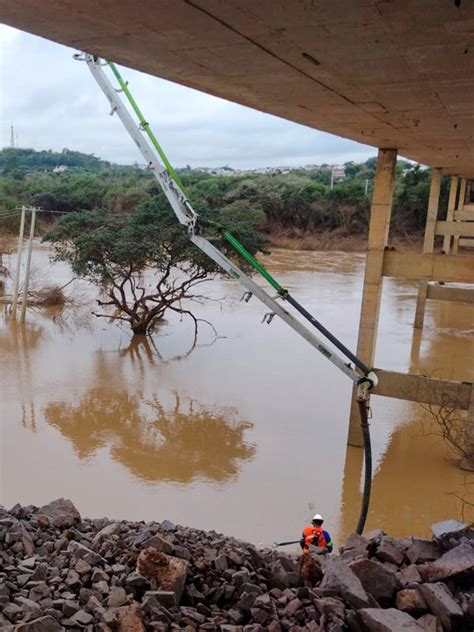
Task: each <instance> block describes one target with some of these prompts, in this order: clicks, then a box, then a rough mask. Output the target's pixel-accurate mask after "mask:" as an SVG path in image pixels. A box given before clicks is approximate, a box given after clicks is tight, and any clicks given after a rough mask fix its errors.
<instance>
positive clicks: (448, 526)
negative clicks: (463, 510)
mask: <svg viewBox="0 0 474 632" xmlns="http://www.w3.org/2000/svg"><path fill="white" fill-rule="evenodd" d="M468 529H469V525H468V524H467V523H466V522H461V521H460V520H443V521H442V522H435V524H432V525H431V531H432V532H433V535H434V537H435V538H436V539H438V540H444V539H446V538H450V537H453V536H454V537H460V536H461V535H463V534H464V533H466V532H467V530H468Z"/></svg>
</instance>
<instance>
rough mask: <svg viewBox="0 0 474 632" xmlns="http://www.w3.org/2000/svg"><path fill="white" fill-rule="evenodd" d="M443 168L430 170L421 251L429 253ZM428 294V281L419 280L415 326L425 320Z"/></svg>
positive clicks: (421, 325) (433, 235)
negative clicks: (429, 184)
mask: <svg viewBox="0 0 474 632" xmlns="http://www.w3.org/2000/svg"><path fill="white" fill-rule="evenodd" d="M442 176H443V170H442V169H439V168H434V169H433V170H432V171H431V186H430V196H429V199H428V212H427V215H426V227H425V239H424V242H423V253H424V254H425V253H427V254H431V253H432V252H433V247H434V238H435V225H436V220H437V218H438V207H439V193H440V191H441V178H442ZM427 294H428V281H420V283H419V286H418V299H417V301H416V313H415V327H417V328H419V329H421V328H422V327H423V322H424V320H425V308H426V298H427Z"/></svg>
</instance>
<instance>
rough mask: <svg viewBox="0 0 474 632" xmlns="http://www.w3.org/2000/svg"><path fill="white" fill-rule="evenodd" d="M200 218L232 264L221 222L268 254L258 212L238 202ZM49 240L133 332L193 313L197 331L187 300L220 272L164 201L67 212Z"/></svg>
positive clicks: (156, 199) (205, 210)
mask: <svg viewBox="0 0 474 632" xmlns="http://www.w3.org/2000/svg"><path fill="white" fill-rule="evenodd" d="M201 218H202V222H203V225H204V226H206V228H205V233H206V236H207V237H209V238H211V239H212V241H213V243H214V244H215V245H216V246H217V247H218V248H219V249H220V250H221V251H223V252H225V253H226V254H227V255H228V256H229V257H234V256H235V253H234V251H233V250H232V249H231V247H230V245H229V244H228V242H227V241H226V240H225V239H224V238H223V236H222V234H221V232H220V231H219V230H218V229H217V228H216V227H215V223H219V224H220V225H221V226H222V227H223V228H226V229H228V230H231V231H232V233H233V234H234V235H235V236H236V237H237V239H239V240H240V241H241V242H243V243H244V245H245V246H246V248H247V249H248V250H249V251H250V252H252V253H253V254H255V253H257V252H258V251H262V250H263V249H264V248H265V244H266V238H265V237H264V236H263V235H262V234H261V233H260V232H259V230H258V228H259V226H261V225H262V224H263V222H264V219H265V216H264V213H263V211H262V210H261V209H260V208H259V207H258V206H257V205H251V204H250V203H249V202H248V201H246V200H239V201H235V202H232V203H230V204H228V205H225V206H223V207H222V208H221V209H220V210H219V211H214V210H211V209H209V207H207V206H206V205H204V204H203V205H202V206H201ZM206 220H212V224H210V225H207V224H206ZM45 240H46V241H49V242H51V243H53V244H54V245H55V247H56V252H57V258H58V259H59V260H62V261H67V262H68V263H69V264H70V265H71V268H72V270H73V272H74V274H76V275H77V276H80V277H85V278H88V279H89V280H90V281H92V282H93V283H95V284H97V285H98V286H99V287H100V288H101V290H102V292H103V294H104V298H101V299H100V300H99V305H101V306H112V307H114V308H115V309H116V310H119V312H120V313H119V314H118V315H117V318H119V319H120V320H123V321H126V322H128V323H129V324H130V326H131V328H132V330H133V331H134V333H146V332H148V331H150V330H151V329H152V328H153V327H154V326H155V325H156V324H157V323H158V322H159V321H160V320H161V319H162V318H163V316H164V314H165V313H166V311H167V310H171V311H177V312H179V313H184V314H187V315H189V316H190V317H191V318H193V320H194V322H195V324H196V325H197V321H196V319H195V317H194V316H193V314H192V313H191V311H190V310H189V309H188V308H186V307H184V306H183V304H182V301H183V300H185V299H190V298H193V297H196V294H195V293H194V290H193V288H195V287H196V286H197V285H199V284H200V283H202V282H203V281H204V280H205V279H206V278H207V277H208V276H209V275H211V274H214V273H217V272H218V271H219V270H218V268H217V266H216V264H215V263H214V262H213V261H212V260H211V259H209V258H208V257H207V256H206V255H205V254H204V253H202V252H201V251H200V250H199V249H198V248H196V246H194V244H192V243H191V242H190V240H189V237H188V235H187V231H186V228H185V227H183V226H181V225H180V224H179V223H178V222H177V220H176V217H175V216H174V214H173V212H172V210H171V208H170V206H169V204H168V203H167V201H166V199H165V197H164V195H163V194H159V195H156V196H155V197H154V198H153V199H151V200H149V201H147V202H143V203H141V204H140V205H139V207H138V208H137V210H136V211H135V212H134V213H123V214H115V213H110V212H109V211H107V210H103V209H99V210H93V211H83V212H76V213H68V214H66V215H64V216H62V217H61V219H60V220H59V221H58V222H57V223H56V224H55V225H54V226H53V227H52V228H51V229H50V230H49V231H48V232H47V233H46V235H45ZM240 265H243V263H242V262H240ZM147 271H149V272H150V273H151V274H152V275H153V277H152V278H151V277H150V278H147V275H146V273H147ZM199 296H201V295H200V294H199ZM105 315H107V316H109V315H110V314H105ZM196 331H197V330H196Z"/></svg>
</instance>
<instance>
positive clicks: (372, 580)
mask: <svg viewBox="0 0 474 632" xmlns="http://www.w3.org/2000/svg"><path fill="white" fill-rule="evenodd" d="M349 568H350V569H351V571H352V572H353V573H355V574H356V575H357V577H358V578H359V579H360V582H361V584H362V586H363V587H364V589H365V590H366V591H367V592H368V593H370V594H371V595H372V596H373V597H375V599H376V600H377V601H378V602H379V604H380V605H382V606H383V605H389V604H390V603H391V602H392V600H393V595H394V593H395V591H396V589H397V587H398V579H397V576H396V575H395V573H394V572H393V571H391V570H389V569H388V568H387V567H385V566H384V565H383V564H381V563H380V562H376V561H375V560H367V559H359V560H356V561H355V562H352V564H350V567H349Z"/></svg>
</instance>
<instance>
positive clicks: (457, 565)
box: [418, 541, 474, 582]
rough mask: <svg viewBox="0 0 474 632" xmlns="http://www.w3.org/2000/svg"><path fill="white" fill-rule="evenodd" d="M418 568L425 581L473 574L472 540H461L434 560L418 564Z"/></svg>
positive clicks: (473, 550)
mask: <svg viewBox="0 0 474 632" xmlns="http://www.w3.org/2000/svg"><path fill="white" fill-rule="evenodd" d="M418 570H419V572H420V575H421V577H422V579H423V580H424V581H425V582H436V581H444V580H446V579H449V578H451V577H456V576H457V575H470V574H474V542H473V541H471V542H462V543H461V544H458V546H456V547H454V549H451V550H450V551H447V552H446V553H445V554H444V555H442V556H441V557H440V558H439V559H437V560H436V561H435V562H431V563H428V564H420V565H419V566H418Z"/></svg>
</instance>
